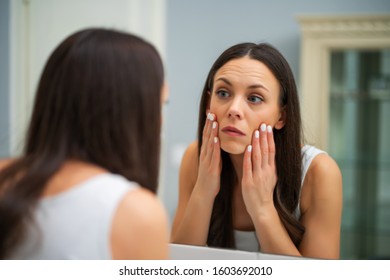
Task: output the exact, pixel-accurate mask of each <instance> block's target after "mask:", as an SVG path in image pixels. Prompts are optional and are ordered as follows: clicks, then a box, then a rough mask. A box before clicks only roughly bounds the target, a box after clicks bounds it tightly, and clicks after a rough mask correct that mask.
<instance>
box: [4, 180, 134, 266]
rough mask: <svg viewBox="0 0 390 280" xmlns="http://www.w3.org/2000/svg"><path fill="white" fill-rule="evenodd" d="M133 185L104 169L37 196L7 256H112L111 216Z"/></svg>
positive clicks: (88, 257)
mask: <svg viewBox="0 0 390 280" xmlns="http://www.w3.org/2000/svg"><path fill="white" fill-rule="evenodd" d="M136 188H138V185H137V184H136V183H133V182H129V181H128V180H127V179H125V178H124V177H122V176H120V175H114V174H110V173H104V174H99V175H97V176H94V177H92V178H90V179H88V180H86V181H84V182H82V183H80V184H78V185H77V186H74V187H72V188H71V189H69V190H67V191H65V192H62V193H60V194H58V195H55V196H51V197H46V198H43V199H41V200H40V201H39V203H38V205H37V207H36V209H35V212H34V216H33V217H34V221H35V222H34V223H30V224H29V225H28V229H27V230H28V231H27V234H26V238H25V239H24V240H23V242H22V243H21V244H20V246H18V247H17V248H16V250H15V251H14V254H13V255H12V256H11V259H40V260H49V259H61V260H63V259H88V260H96V259H112V256H111V245H110V234H111V224H112V219H113V217H114V214H115V212H116V209H117V207H118V205H119V203H120V202H121V200H122V198H123V197H124V195H125V194H126V193H127V192H128V191H130V190H134V189H136Z"/></svg>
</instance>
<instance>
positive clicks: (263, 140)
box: [260, 123, 269, 167]
mask: <svg viewBox="0 0 390 280" xmlns="http://www.w3.org/2000/svg"><path fill="white" fill-rule="evenodd" d="M267 137H268V136H267V126H266V124H265V123H263V124H261V126H260V150H261V166H262V167H265V166H267V165H268V159H269V151H268V138H267Z"/></svg>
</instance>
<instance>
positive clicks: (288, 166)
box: [198, 43, 304, 248]
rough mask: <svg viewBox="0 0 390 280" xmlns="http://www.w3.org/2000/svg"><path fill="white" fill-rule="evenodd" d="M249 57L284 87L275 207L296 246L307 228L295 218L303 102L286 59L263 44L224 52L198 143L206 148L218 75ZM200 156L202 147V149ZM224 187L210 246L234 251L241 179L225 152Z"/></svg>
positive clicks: (209, 85) (209, 86) (209, 87)
mask: <svg viewBox="0 0 390 280" xmlns="http://www.w3.org/2000/svg"><path fill="white" fill-rule="evenodd" d="M244 56H249V57H250V58H251V59H255V60H258V61H260V62H262V63H264V64H265V65H266V66H267V67H268V68H269V69H270V70H271V72H272V73H273V74H274V76H275V78H276V79H277V80H278V81H279V85H280V89H281V92H280V106H281V107H284V108H285V112H286V123H285V126H284V127H283V128H282V129H280V130H276V129H275V130H274V139H275V146H276V167H277V176H278V182H277V185H276V187H275V192H274V204H275V207H276V209H277V211H278V214H279V217H280V219H281V221H282V222H283V225H284V226H285V227H286V229H287V231H288V233H289V235H290V237H291V239H292V241H293V242H294V244H295V245H296V246H298V245H299V243H300V242H301V240H302V235H303V233H304V227H303V226H302V225H301V224H300V222H299V221H298V220H297V219H296V218H295V216H294V211H295V209H296V208H297V206H298V201H299V195H300V189H301V174H302V171H301V166H302V157H301V144H302V140H301V139H302V129H301V115H300V108H299V99H298V93H297V88H296V84H295V80H294V76H293V73H292V71H291V69H290V66H289V65H288V63H287V61H286V60H285V58H284V57H283V56H282V54H281V53H280V52H279V51H278V50H276V49H275V48H274V47H273V46H272V45H270V44H266V43H262V44H254V43H241V44H237V45H234V46H232V47H230V48H229V49H227V50H226V51H224V52H223V53H222V54H221V55H220V56H219V57H218V59H217V60H216V61H215V62H214V64H213V66H212V67H211V70H210V72H209V74H208V76H207V80H206V83H205V85H204V88H203V92H202V97H201V101H200V108H199V124H198V143H199V147H201V145H202V133H203V127H204V124H205V121H206V109H207V106H208V102H209V94H208V92H212V91H213V81H214V76H215V73H216V72H217V71H218V69H220V68H221V67H222V66H223V65H224V64H225V63H227V62H228V61H230V60H232V59H237V58H241V57H244ZM199 153H200V148H199ZM221 153H222V155H221V158H222V172H221V188H220V192H219V193H218V195H217V197H216V199H215V202H214V207H213V212H212V216H211V222H210V227H209V233H208V240H207V243H208V245H209V246H216V247H224V248H234V247H235V240H234V235H233V218H232V195H233V186H234V185H235V184H237V183H238V182H237V180H238V179H237V176H236V174H235V171H234V169H233V165H232V163H231V160H230V157H229V154H227V153H226V152H224V151H221Z"/></svg>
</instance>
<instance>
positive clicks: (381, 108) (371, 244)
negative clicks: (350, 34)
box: [328, 49, 390, 259]
mask: <svg viewBox="0 0 390 280" xmlns="http://www.w3.org/2000/svg"><path fill="white" fill-rule="evenodd" d="M330 65H331V66H330V94H329V96H330V103H329V104H330V108H329V110H330V112H329V113H330V114H329V116H330V119H329V142H328V143H329V148H328V151H329V153H330V155H331V156H332V157H333V158H334V159H335V160H336V161H337V163H338V164H339V166H340V168H341V172H342V174H343V219H342V229H341V258H343V259H377V258H390V49H379V50H334V51H332V52H331V55H330Z"/></svg>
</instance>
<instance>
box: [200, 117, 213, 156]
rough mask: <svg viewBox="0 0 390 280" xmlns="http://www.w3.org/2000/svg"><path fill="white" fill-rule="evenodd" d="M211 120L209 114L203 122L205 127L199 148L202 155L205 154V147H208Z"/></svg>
mask: <svg viewBox="0 0 390 280" xmlns="http://www.w3.org/2000/svg"><path fill="white" fill-rule="evenodd" d="M212 118H213V116H212V114H211V113H208V114H207V119H206V122H205V125H204V127H203V135H202V142H203V143H202V147H201V153H202V154H203V155H206V154H207V147H208V142H209V139H210V133H211V132H210V128H211V122H212V121H211V119H212Z"/></svg>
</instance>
